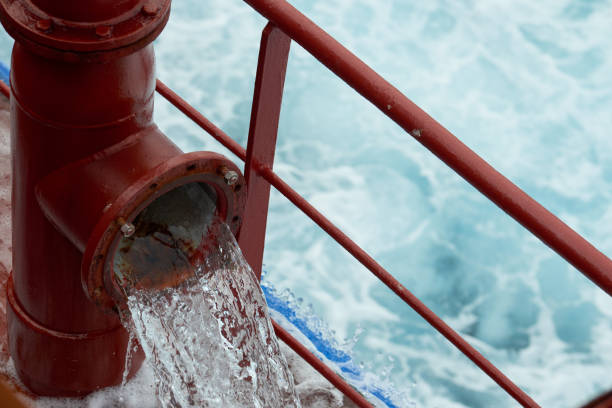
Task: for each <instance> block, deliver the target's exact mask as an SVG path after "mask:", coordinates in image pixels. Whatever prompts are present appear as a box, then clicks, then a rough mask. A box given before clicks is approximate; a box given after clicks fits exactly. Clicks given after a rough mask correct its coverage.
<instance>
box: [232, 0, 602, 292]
mask: <svg viewBox="0 0 612 408" xmlns="http://www.w3.org/2000/svg"><path fill="white" fill-rule="evenodd" d="M244 1H245V2H246V3H248V4H249V5H250V6H251V7H253V8H254V9H255V10H256V11H257V12H259V13H260V14H261V15H262V16H264V17H265V18H267V19H268V20H269V21H270V22H272V23H274V24H275V25H276V26H278V27H279V28H281V29H282V30H283V31H284V32H285V34H287V35H288V36H289V37H291V38H292V39H293V40H295V41H296V42H297V43H298V44H300V45H301V46H302V47H303V48H304V49H306V50H307V51H308V52H309V53H310V54H312V55H313V56H314V57H315V58H317V59H318V60H319V61H320V62H321V63H322V64H323V65H325V66H326V67H327V68H329V69H330V70H331V71H332V72H333V73H334V74H336V75H337V76H338V77H340V78H341V79H342V80H343V81H345V82H346V83H347V84H348V85H350V86H351V87H352V88H353V89H355V90H356V91H357V92H358V93H360V94H361V95H362V96H363V97H364V98H366V99H367V100H368V101H370V102H371V103H372V104H373V105H375V106H376V107H377V108H378V109H379V110H380V111H381V112H383V113H384V114H385V115H387V116H388V117H389V118H390V119H392V120H393V121H394V122H395V123H397V124H398V125H399V126H400V127H402V128H403V129H404V130H405V131H406V132H408V133H409V134H410V135H412V136H413V137H414V138H415V139H416V140H417V141H418V142H419V143H421V144H422V145H423V146H425V147H426V148H427V149H429V150H430V151H431V152H432V153H433V154H435V155H436V156H437V157H438V158H439V159H440V160H442V161H443V162H444V163H446V164H447V165H448V166H449V167H450V168H452V169H453V170H454V171H455V172H456V173H457V174H459V175H460V176H461V177H463V178H464V179H465V180H466V181H468V182H469V183H470V184H472V185H473V186H474V187H475V188H476V189H478V190H479V191H480V192H481V193H482V194H484V195H485V196H486V197H488V198H489V199H490V200H491V201H492V202H494V203H495V204H496V205H497V206H498V207H500V208H501V209H502V210H504V211H505V212H506V213H508V214H509V215H510V216H511V217H513V218H514V219H515V220H517V221H518V222H519V223H520V224H521V225H523V226H524V227H525V228H527V229H528V230H529V231H531V233H532V234H534V235H535V236H537V237H538V238H539V239H540V240H541V241H542V242H544V243H545V244H546V245H548V246H549V247H550V248H552V249H553V250H554V251H556V252H557V253H558V254H559V255H561V256H562V257H563V258H565V260H567V261H568V262H569V263H570V264H572V265H573V266H574V267H576V269H578V270H579V271H580V272H582V273H583V274H584V275H585V276H586V277H588V278H589V279H591V280H592V281H593V282H594V283H595V284H597V285H598V286H599V287H601V288H602V289H603V290H604V291H606V292H607V293H608V294H609V295H612V261H611V260H610V259H609V258H608V257H606V256H605V255H604V254H603V253H601V252H600V251H599V250H597V248H595V247H594V246H593V245H591V244H590V243H589V242H588V241H587V240H585V239H584V238H583V237H581V236H580V235H579V234H578V233H576V232H575V231H574V230H573V229H571V228H570V227H569V226H567V225H566V224H565V223H563V221H561V220H560V219H559V218H557V217H556V216H555V215H553V214H552V213H551V212H549V211H548V210H547V209H546V208H544V207H543V206H542V205H541V204H540V203H538V202H537V201H535V200H534V199H533V198H531V197H530V196H529V195H527V194H526V193H525V192H524V191H523V190H521V189H520V188H519V187H517V186H516V185H515V184H513V183H512V182H511V181H510V180H508V179H507V178H506V177H504V176H503V175H502V174H500V173H499V172H498V171H497V170H495V169H494V168H493V167H492V166H491V165H490V164H488V163H487V162H486V161H485V160H483V159H482V158H481V157H480V156H478V155H477V154H476V153H474V152H473V151H472V150H470V149H469V148H468V147H467V146H466V145H464V144H463V143H462V142H461V141H460V140H459V139H457V138H456V137H455V136H454V135H453V134H452V133H450V132H449V131H448V130H446V129H445V128H444V127H443V126H442V125H440V124H439V123H438V122H436V121H435V120H434V119H433V118H432V117H430V116H429V115H428V114H427V113H425V112H424V111H423V110H421V109H420V108H419V107H418V106H417V105H415V104H414V103H413V102H412V101H411V100H410V99H408V98H407V97H406V96H405V95H404V94H402V93H401V92H400V91H399V90H397V89H396V88H395V87H393V85H391V84H390V83H389V82H387V81H386V80H385V79H384V78H383V77H381V76H380V75H379V74H378V73H377V72H376V71H374V70H373V69H372V68H370V67H369V66H368V65H366V64H365V63H364V62H363V61H361V60H360V59H359V58H357V57H356V56H355V55H354V54H353V53H351V52H350V51H349V50H348V49H346V48H345V47H344V46H343V45H342V44H340V43H339V42H338V41H336V40H335V39H334V38H333V37H332V36H330V35H329V34H328V33H326V32H325V31H324V30H322V29H321V28H320V27H318V26H317V25H316V24H315V23H313V22H312V21H311V20H309V19H308V18H307V17H306V16H304V15H303V14H302V13H300V12H299V11H298V10H296V9H295V8H294V7H293V6H292V5H291V4H289V3H288V2H287V1H285V0H244Z"/></svg>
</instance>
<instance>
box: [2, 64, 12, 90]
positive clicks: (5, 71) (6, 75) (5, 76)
mask: <svg viewBox="0 0 612 408" xmlns="http://www.w3.org/2000/svg"><path fill="white" fill-rule="evenodd" d="M10 73H11V70H10V69H9V67H8V66H6V65H5V64H4V63H3V62H2V61H0V81H2V82H4V83H5V84H7V85H8V84H9V75H10Z"/></svg>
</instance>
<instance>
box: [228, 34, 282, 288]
mask: <svg viewBox="0 0 612 408" xmlns="http://www.w3.org/2000/svg"><path fill="white" fill-rule="evenodd" d="M290 47H291V38H289V37H287V35H286V34H285V33H284V32H283V31H282V30H281V29H280V28H278V27H276V26H275V25H273V24H272V23H268V24H267V25H266V27H265V28H264V30H263V32H262V35H261V45H260V47H259V59H258V62H257V75H256V76H255V88H254V92H253V105H252V110H251V123H250V126H249V141H248V143H247V150H246V153H247V157H246V163H245V165H244V177H245V179H246V182H247V191H248V193H249V194H248V199H247V202H246V207H245V209H244V215H243V216H242V226H241V227H240V235H239V236H238V244H239V245H240V249H241V250H242V254H243V255H244V259H246V260H247V262H248V263H249V265H251V269H253V272H255V275H257V277H258V278H261V270H262V264H263V254H264V246H265V238H266V224H267V220H268V205H269V202H270V183H268V182H267V181H266V180H265V179H264V178H263V177H261V176H260V175H259V174H257V172H256V171H254V170H253V168H252V166H251V163H252V162H253V161H254V160H257V161H258V162H259V163H262V164H263V165H265V166H266V167H269V168H273V166H274V152H275V150H276V136H277V134H278V121H279V118H280V112H281V105H282V101H283V88H284V85H285V73H286V71H287V60H288V59H289V49H290Z"/></svg>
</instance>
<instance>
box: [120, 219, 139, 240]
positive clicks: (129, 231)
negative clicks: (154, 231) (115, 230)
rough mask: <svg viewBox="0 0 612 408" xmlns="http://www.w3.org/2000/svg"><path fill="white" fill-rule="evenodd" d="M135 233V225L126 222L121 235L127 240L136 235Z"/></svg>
mask: <svg viewBox="0 0 612 408" xmlns="http://www.w3.org/2000/svg"><path fill="white" fill-rule="evenodd" d="M135 232H136V227H134V224H132V223H129V222H126V223H125V224H123V225H122V226H121V233H122V234H123V236H124V237H125V238H129V237H131V236H132V235H134V233H135Z"/></svg>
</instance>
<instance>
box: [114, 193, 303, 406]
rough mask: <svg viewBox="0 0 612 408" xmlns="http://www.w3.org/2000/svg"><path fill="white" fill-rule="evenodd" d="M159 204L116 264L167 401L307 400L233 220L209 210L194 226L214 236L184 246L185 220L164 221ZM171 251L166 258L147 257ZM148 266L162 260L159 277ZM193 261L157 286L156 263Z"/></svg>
mask: <svg viewBox="0 0 612 408" xmlns="http://www.w3.org/2000/svg"><path fill="white" fill-rule="evenodd" d="M184 193H185V191H183V192H182V193H179V194H184ZM200 202H201V201H200ZM155 205H156V203H153V204H152V206H150V207H149V208H153V210H154V209H155ZM152 212H154V211H149V214H143V216H141V217H140V219H139V220H138V224H137V231H144V233H141V234H140V236H139V234H138V232H137V234H136V237H134V238H129V239H127V238H126V239H124V240H123V241H124V242H123V243H122V249H121V250H120V256H118V257H117V258H119V262H117V261H116V263H115V265H116V266H117V265H120V264H121V266H122V276H121V277H122V282H123V285H124V290H125V291H126V294H127V309H125V310H124V311H123V312H122V313H121V314H122V321H123V323H124V325H125V326H126V327H128V328H129V329H130V331H131V332H132V333H133V334H134V335H135V337H136V338H137V339H138V340H139V342H140V344H141V346H142V347H143V349H144V351H145V354H146V355H147V358H148V359H149V360H150V361H151V362H152V366H153V370H154V372H155V376H156V387H157V397H158V399H159V401H160V402H161V404H162V406H164V407H177V406H180V407H188V406H198V407H296V408H297V407H300V403H299V400H298V398H297V394H296V392H295V388H294V383H293V377H292V376H291V374H290V373H289V370H288V367H287V363H286V361H285V358H284V356H283V355H282V354H281V351H280V348H279V344H278V341H277V339H276V337H275V335H274V332H273V328H272V324H271V321H270V317H269V315H268V312H267V305H266V302H265V300H264V297H263V294H262V291H261V288H260V287H259V283H258V282H257V280H256V278H255V275H254V274H253V272H252V271H251V269H250V267H249V265H248V264H247V263H246V261H245V260H244V258H243V257H242V254H241V252H240V250H239V247H238V246H237V243H236V241H235V240H234V236H233V234H232V233H231V231H230V229H229V227H228V226H227V225H226V224H224V223H222V222H221V221H220V220H219V219H217V218H214V219H211V217H206V216H204V217H202V219H201V221H202V223H200V224H199V225H194V226H191V227H190V228H189V230H188V231H191V232H193V231H208V233H207V235H204V236H203V237H204V239H201V241H202V242H201V243H200V244H199V245H185V239H184V238H185V236H186V235H185V232H186V229H185V225H183V226H182V227H179V226H177V225H173V226H172V227H167V226H166V228H160V224H159V223H156V222H153V221H152V220H153V219H155V218H156V217H154V216H151V215H150V213H152ZM208 214H212V212H208ZM169 217H170V218H172V216H171V215H170V216H169ZM188 227H189V226H188ZM160 229H162V230H163V231H160ZM153 230H155V232H153ZM171 231H174V232H171ZM187 235H188V234H187ZM143 242H146V244H143ZM145 248H146V250H145ZM194 248H197V249H194ZM204 251H206V253H205V255H203V253H204ZM169 252H174V253H175V254H174V257H172V256H170V255H168V256H170V258H169V261H167V262H165V263H162V265H161V266H159V265H158V266H154V265H152V264H151V263H150V262H149V263H147V262H144V263H143V262H142V259H143V254H144V255H146V254H149V255H151V254H157V255H158V256H159V254H164V253H166V254H167V253H169ZM145 257H146V256H145ZM177 260H179V261H177ZM186 260H189V262H186ZM126 261H127V262H126ZM129 261H132V263H130V262H129ZM138 261H140V263H138ZM143 265H145V266H147V267H149V268H151V267H153V268H157V270H156V271H154V273H153V275H154V276H155V277H156V278H155V279H153V281H152V282H151V280H147V278H146V273H147V271H143V270H142V269H139V267H140V268H142V266H143ZM186 265H189V266H190V268H191V272H192V273H191V274H190V275H191V276H189V277H187V278H186V279H183V280H182V282H180V283H179V284H178V285H176V286H172V287H169V288H162V289H160V288H159V282H160V281H159V276H161V275H159V270H160V269H159V268H162V269H164V268H166V269H165V270H164V271H162V272H163V273H162V274H166V273H168V272H170V275H172V276H174V277H176V276H185V267H186ZM130 268H131V269H130ZM137 270H138V271H137ZM130 277H131V278H132V279H130ZM175 281H176V280H175ZM142 282H144V283H142ZM147 285H148V286H147Z"/></svg>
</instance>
